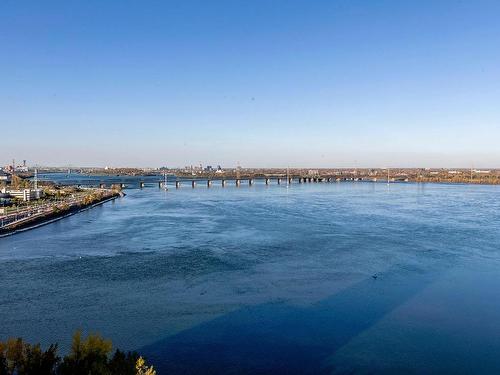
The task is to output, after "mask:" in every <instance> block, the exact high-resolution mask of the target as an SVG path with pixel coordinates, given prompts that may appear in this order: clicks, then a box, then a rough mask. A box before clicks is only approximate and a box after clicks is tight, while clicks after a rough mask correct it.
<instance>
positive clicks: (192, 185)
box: [191, 180, 196, 189]
mask: <svg viewBox="0 0 500 375" xmlns="http://www.w3.org/2000/svg"><path fill="white" fill-rule="evenodd" d="M191 187H192V188H193V189H194V188H195V187H196V181H195V180H193V181H191Z"/></svg>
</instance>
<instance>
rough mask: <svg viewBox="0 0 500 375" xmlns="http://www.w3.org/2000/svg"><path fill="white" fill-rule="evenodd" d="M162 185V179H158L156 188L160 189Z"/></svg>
mask: <svg viewBox="0 0 500 375" xmlns="http://www.w3.org/2000/svg"><path fill="white" fill-rule="evenodd" d="M162 187H163V181H158V189H161V188H162Z"/></svg>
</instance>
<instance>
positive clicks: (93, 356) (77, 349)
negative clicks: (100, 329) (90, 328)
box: [59, 331, 112, 375]
mask: <svg viewBox="0 0 500 375" xmlns="http://www.w3.org/2000/svg"><path fill="white" fill-rule="evenodd" d="M111 349H112V345H111V341H109V340H105V339H103V338H102V337H101V336H100V335H99V334H90V335H89V336H88V337H87V338H86V339H84V340H82V334H81V332H80V331H77V332H76V333H75V334H74V335H73V343H72V345H71V352H70V354H68V355H67V356H65V357H64V360H63V362H62V363H61V365H60V367H59V373H60V374H61V375H108V374H110V371H109V369H108V355H109V354H110V353H111Z"/></svg>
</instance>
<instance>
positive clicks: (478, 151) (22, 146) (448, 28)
mask: <svg viewBox="0 0 500 375" xmlns="http://www.w3.org/2000/svg"><path fill="white" fill-rule="evenodd" d="M499 12H500V3H499V2H496V1H490V0H479V1H474V2H471V1H452V0H444V1H440V2H435V1H430V0H424V1H421V2H401V1H396V0H385V1H378V2H371V1H360V0H354V1H346V0H338V1H326V0H318V1H315V2H307V1H305V0H287V1H284V0H278V1H271V2H270V1H264V0H256V1H252V2H246V1H234V0H219V1H214V2H206V1H201V0H197V1H196V0H185V1H165V2H148V3H144V2H136V1H125V2H114V1H110V2H94V1H83V0H79V1H73V2H66V1H53V2H50V3H48V2H39V1H23V2H18V1H9V0H7V1H3V2H2V3H1V4H0V40H1V43H0V53H1V54H2V56H4V57H6V58H3V59H1V60H0V72H1V73H0V74H1V76H2V85H0V126H1V133H0V134H1V135H0V137H1V139H2V142H1V146H0V150H1V151H0V164H1V165H6V164H10V163H11V162H12V159H16V160H17V161H18V162H21V161H22V160H23V159H26V160H27V161H28V163H29V164H30V165H36V164H37V165H51V166H64V165H74V166H100V167H104V166H110V167H116V166H121V167H124V166H130V167H160V166H168V167H182V166H185V165H191V164H193V165H195V164H199V163H200V162H201V163H203V164H204V165H207V164H212V165H217V164H220V165H222V166H223V167H227V166H233V167H234V166H236V165H237V164H238V162H239V164H240V165H241V166H243V167H256V168H258V167H281V168H283V167H286V166H290V167H302V168H315V167H316V168H323V167H326V168H328V167H331V168H341V167H359V168H363V167H373V168H376V167H380V168H382V167H386V166H388V167H408V168H410V167H430V168H446V167H449V168H459V167H460V168H470V167H475V168H500V151H499V148H498V139H500V109H499V106H498V103H499V102H500V89H499V87H500V66H499V65H498V61H500V49H499V48H498V40H500V23H499V22H498V14H499Z"/></svg>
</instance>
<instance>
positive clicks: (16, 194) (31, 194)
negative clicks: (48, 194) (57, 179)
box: [2, 188, 44, 202]
mask: <svg viewBox="0 0 500 375" xmlns="http://www.w3.org/2000/svg"><path fill="white" fill-rule="evenodd" d="M2 193H3V194H8V195H9V196H11V197H13V198H17V199H21V200H23V201H25V202H29V201H34V200H37V199H40V198H43V196H44V193H43V190H42V189H20V190H10V189H5V188H4V189H2Z"/></svg>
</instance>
